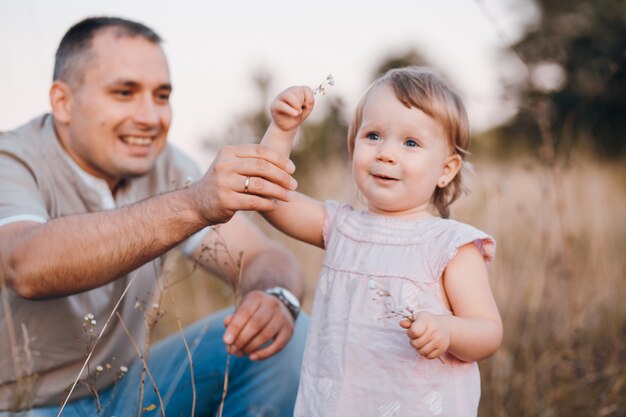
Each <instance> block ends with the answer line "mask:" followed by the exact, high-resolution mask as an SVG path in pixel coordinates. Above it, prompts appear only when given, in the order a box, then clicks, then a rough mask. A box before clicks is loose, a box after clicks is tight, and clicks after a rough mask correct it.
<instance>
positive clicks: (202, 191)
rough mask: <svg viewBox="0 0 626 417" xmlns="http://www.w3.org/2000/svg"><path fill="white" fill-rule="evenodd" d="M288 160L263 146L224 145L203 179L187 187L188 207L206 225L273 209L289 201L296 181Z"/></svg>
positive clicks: (293, 168) (292, 167)
mask: <svg viewBox="0 0 626 417" xmlns="http://www.w3.org/2000/svg"><path fill="white" fill-rule="evenodd" d="M294 171H295V166H294V165H293V162H291V161H290V160H289V159H288V158H287V157H285V156H281V155H280V154H279V153H278V152H276V151H275V150H273V149H270V148H268V147H266V146H263V145H237V146H227V147H224V148H222V150H220V152H219V154H218V155H217V157H216V158H215V160H214V161H213V164H211V167H210V168H209V170H208V171H207V172H206V174H205V175H204V177H203V178H202V179H201V180H200V181H198V182H196V183H195V184H193V185H191V186H190V187H189V192H190V204H191V205H192V207H194V208H195V210H196V211H197V213H198V215H199V216H200V217H201V219H202V220H203V221H204V222H205V224H206V225H214V224H219V223H225V222H227V221H228V220H230V218H231V217H232V216H233V215H234V214H235V212H236V211H238V210H257V211H266V210H273V209H274V208H275V207H276V202H275V200H280V201H289V199H290V192H291V191H293V190H295V188H296V186H297V182H296V180H295V179H293V178H292V176H291V174H292V173H293V172H294Z"/></svg>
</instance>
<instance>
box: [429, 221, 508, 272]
mask: <svg viewBox="0 0 626 417" xmlns="http://www.w3.org/2000/svg"><path fill="white" fill-rule="evenodd" d="M453 224H454V227H452V228H450V229H449V230H447V231H446V232H444V233H443V234H442V236H440V238H441V239H442V242H441V243H442V244H441V245H438V246H439V247H440V248H441V250H440V252H439V253H438V255H437V256H436V257H435V259H436V261H435V264H434V266H433V270H434V272H435V276H437V277H438V276H441V274H442V273H443V270H444V269H445V268H446V266H447V265H448V264H449V263H450V261H452V259H454V257H455V256H456V254H457V252H458V250H459V248H460V247H461V246H464V245H466V244H468V243H474V244H475V245H476V248H478V250H479V251H480V254H481V255H482V257H483V259H484V261H485V263H486V264H487V265H489V264H490V263H491V262H492V261H493V259H494V257H495V254H496V241H495V239H494V238H493V237H491V236H489V235H488V234H486V233H485V232H483V231H481V230H478V229H476V228H475V227H473V226H470V225H467V224H463V223H458V222H454V223H453Z"/></svg>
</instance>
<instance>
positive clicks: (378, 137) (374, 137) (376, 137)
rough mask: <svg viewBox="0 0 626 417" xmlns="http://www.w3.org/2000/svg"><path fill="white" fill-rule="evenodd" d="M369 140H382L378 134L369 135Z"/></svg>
mask: <svg viewBox="0 0 626 417" xmlns="http://www.w3.org/2000/svg"><path fill="white" fill-rule="evenodd" d="M367 138H368V139H371V140H380V135H379V134H378V133H374V132H372V133H368V134H367Z"/></svg>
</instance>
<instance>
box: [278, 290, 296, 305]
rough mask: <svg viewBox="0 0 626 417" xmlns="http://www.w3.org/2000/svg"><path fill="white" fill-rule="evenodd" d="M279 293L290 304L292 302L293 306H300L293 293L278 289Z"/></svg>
mask: <svg viewBox="0 0 626 417" xmlns="http://www.w3.org/2000/svg"><path fill="white" fill-rule="evenodd" d="M280 294H281V295H282V296H283V297H285V299H286V300H287V302H289V303H290V304H293V305H294V306H297V307H299V306H300V302H299V301H298V299H297V298H296V297H295V295H293V294H292V293H290V292H289V291H285V290H282V289H281V291H280Z"/></svg>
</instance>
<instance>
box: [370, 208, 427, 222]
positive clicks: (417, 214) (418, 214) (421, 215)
mask: <svg viewBox="0 0 626 417" xmlns="http://www.w3.org/2000/svg"><path fill="white" fill-rule="evenodd" d="M367 212H368V213H370V214H374V215H376V216H384V217H390V218H394V219H398V220H421V219H428V218H431V217H437V216H435V215H434V214H433V212H432V211H431V210H430V206H428V207H415V208H412V209H408V210H401V211H386V210H381V209H379V208H377V207H372V206H368V208H367Z"/></svg>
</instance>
